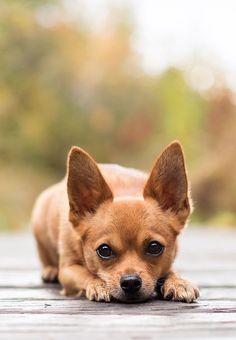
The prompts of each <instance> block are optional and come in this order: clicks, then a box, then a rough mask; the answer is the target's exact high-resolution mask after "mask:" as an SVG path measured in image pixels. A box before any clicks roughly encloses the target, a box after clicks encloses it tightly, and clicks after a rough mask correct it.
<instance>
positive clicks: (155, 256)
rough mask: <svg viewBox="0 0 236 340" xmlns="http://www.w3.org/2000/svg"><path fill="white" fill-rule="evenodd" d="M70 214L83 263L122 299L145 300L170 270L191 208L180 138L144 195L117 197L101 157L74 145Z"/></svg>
mask: <svg viewBox="0 0 236 340" xmlns="http://www.w3.org/2000/svg"><path fill="white" fill-rule="evenodd" d="M67 189H68V197H69V204H70V216H69V219H70V221H71V223H72V224H73V226H74V227H75V229H76V230H77V231H78V233H79V235H80V240H81V243H82V248H83V254H84V262H85V265H86V267H87V268H88V270H89V271H90V272H91V273H94V274H95V275H97V276H99V277H100V278H101V279H103V280H104V281H105V282H106V284H107V285H108V287H109V288H110V291H111V295H112V296H113V297H114V298H116V299H118V300H121V301H134V300H138V301H139V300H144V299H147V298H149V297H150V296H151V295H152V293H153V292H154V290H155V286H156V283H157V280H158V279H160V278H161V277H163V276H164V275H165V274H167V273H168V270H169V269H170V267H171V264H172V262H173V260H174V258H175V254H176V238H177V235H178V234H179V232H180V230H181V229H182V228H183V226H184V224H185V222H186V219H187V218H188V216H189V213H190V198H189V194H188V181H187V176H186V171H185V164H184V157H183V152H182V149H181V146H180V144H179V143H178V142H173V143H172V144H170V145H169V146H168V147H167V148H166V149H165V150H164V151H163V152H162V154H161V155H160V156H159V157H158V159H157V161H156V163H155V164H154V167H153V169H152V171H151V174H150V176H149V178H148V180H147V182H146V184H145V186H144V188H143V196H142V198H139V197H137V198H135V197H130V198H119V199H116V198H114V197H113V193H112V190H111V189H110V187H109V186H108V184H107V182H106V181H105V179H104V177H103V176H102V174H101V172H100V170H99V168H98V166H97V164H96V162H95V161H94V160H93V159H92V158H91V157H90V156H89V155H88V154H87V153H86V152H85V151H83V150H81V149H80V148H77V147H73V148H72V150H71V152H70V154H69V160H68V187H67Z"/></svg>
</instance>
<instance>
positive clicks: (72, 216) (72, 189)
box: [67, 147, 113, 226]
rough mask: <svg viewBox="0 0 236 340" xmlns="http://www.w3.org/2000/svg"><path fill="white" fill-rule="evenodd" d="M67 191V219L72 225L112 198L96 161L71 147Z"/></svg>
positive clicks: (76, 148)
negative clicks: (68, 208) (68, 207)
mask: <svg viewBox="0 0 236 340" xmlns="http://www.w3.org/2000/svg"><path fill="white" fill-rule="evenodd" d="M67 173H68V179H67V193H68V198H69V206H70V213H69V220H70V221H71V223H72V224H73V225H74V226H77V225H78V224H79V221H80V219H81V218H82V217H83V216H84V215H85V214H86V213H87V212H90V213H94V212H95V211H96V209H97V208H98V206H99V205H100V204H101V203H103V202H104V201H106V200H112V199H113V195H112V192H111V190H110V188H109V186H108V184H107V183H106V181H105V179H104V178H103V176H102V174H101V172H100V170H99V168H98V166H97V164H96V162H95V161H94V160H93V159H92V157H90V156H89V155H88V154H87V153H86V152H85V151H84V150H82V149H80V148H78V147H72V149H71V150H70V153H69V156H68V166H67Z"/></svg>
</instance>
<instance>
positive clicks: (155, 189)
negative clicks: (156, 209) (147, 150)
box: [143, 142, 191, 226]
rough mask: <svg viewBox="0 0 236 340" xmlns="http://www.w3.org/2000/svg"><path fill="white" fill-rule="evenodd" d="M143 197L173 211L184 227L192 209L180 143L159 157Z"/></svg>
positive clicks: (172, 145)
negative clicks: (149, 198)
mask: <svg viewBox="0 0 236 340" xmlns="http://www.w3.org/2000/svg"><path fill="white" fill-rule="evenodd" d="M143 196H144V198H147V197H151V198H153V199H155V200H156V201H157V202H158V203H159V205H160V207H161V209H162V210H169V211H172V212H173V213H174V214H175V215H176V217H177V218H178V220H179V222H180V223H181V226H184V223H185V222H186V220H187V218H188V216H189V214H190V210H191V209H190V198H189V193H188V180H187V174H186V169H185V162H184V155H183V151H182V148H181V145H180V143H179V142H173V143H171V144H170V145H168V146H167V148H166V149H165V150H164V151H163V152H162V154H161V155H160V156H159V157H158V159H157V161H156V163H155V165H154V167H153V169H152V172H151V175H150V177H149V179H148V181H147V183H146V186H145V188H144V192H143Z"/></svg>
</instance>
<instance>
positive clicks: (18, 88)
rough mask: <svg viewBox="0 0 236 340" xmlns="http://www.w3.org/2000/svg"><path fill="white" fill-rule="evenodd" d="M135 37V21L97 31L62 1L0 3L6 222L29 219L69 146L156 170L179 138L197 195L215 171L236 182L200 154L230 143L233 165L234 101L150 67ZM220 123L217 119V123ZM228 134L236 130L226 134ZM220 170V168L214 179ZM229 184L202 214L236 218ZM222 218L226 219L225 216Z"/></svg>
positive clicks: (0, 150)
mask: <svg viewBox="0 0 236 340" xmlns="http://www.w3.org/2000/svg"><path fill="white" fill-rule="evenodd" d="M48 6H50V7H48ZM54 12H55V13H56V14H57V16H56V18H57V19H56V20H53V21H52V22H50V20H49V21H46V22H44V21H42V17H43V18H44V17H45V13H47V14H48V13H51V14H50V15H51V18H54V17H55V16H53V13H54ZM55 13H54V14H55ZM50 15H49V16H48V17H47V18H49V19H50ZM113 15H114V13H113ZM54 19H55V18H54ZM47 20H48V19H47ZM131 36H132V30H131V25H130V23H129V22H126V21H122V20H120V19H119V20H113V21H112V22H111V23H110V24H109V25H108V26H107V27H106V28H104V30H101V31H100V32H91V31H90V30H89V26H88V27H86V26H85V24H84V22H83V20H81V19H80V18H78V20H76V21H75V20H73V21H72V20H68V18H64V17H63V8H62V3H61V2H60V1H46V0H45V1H43V0H41V1H40V0H38V1H35V0H34V1H27V0H25V1H23V0H21V1H2V2H1V3H0V51H1V53H0V66H1V72H0V155H1V157H0V161H1V172H2V174H1V178H0V181H1V183H0V185H1V189H2V190H1V193H0V205H1V212H0V224H1V225H2V226H5V227H6V228H8V227H10V228H14V227H15V228H16V226H21V225H24V224H25V223H27V220H28V216H29V211H30V208H31V206H32V203H33V200H34V197H35V196H36V194H37V192H39V191H40V190H41V189H42V188H43V187H44V186H46V185H47V184H49V183H51V182H53V180H56V179H58V178H59V177H60V176H63V175H64V172H65V163H66V155H67V152H68V150H69V149H70V147H71V145H80V146H81V147H83V148H85V149H87V150H88V151H89V152H90V153H91V154H92V155H93V156H94V157H95V158H96V159H97V160H98V161H102V162H120V163H122V164H124V165H131V166H137V167H140V168H142V169H149V168H150V166H151V164H152V162H153V159H154V157H156V155H157V153H158V152H159V150H160V149H162V148H163V146H164V145H165V144H166V143H169V142H170V141H171V140H173V139H179V140H180V141H181V142H182V143H183V145H184V147H185V150H186V155H187V160H188V164H189V165H190V167H191V166H192V171H191V174H192V176H193V178H194V186H193V187H194V194H195V196H196V198H197V200H198V199H200V200H201V202H204V200H205V196H204V187H205V185H208V186H209V187H211V185H213V186H214V183H215V181H214V180H213V184H209V183H210V180H209V178H210V179H211V180H212V178H213V179H214V178H217V180H216V181H217V183H221V185H220V188H222V186H224V183H229V179H228V177H226V175H225V172H224V170H223V169H222V171H220V172H219V160H218V162H217V159H216V161H214V162H213V163H214V166H207V165H206V166H205V167H204V166H202V161H203V160H204V164H208V165H209V163H211V161H209V160H211V159H215V158H217V157H216V156H215V153H216V154H217V152H222V150H225V148H227V150H228V151H227V160H228V163H227V164H228V165H229V164H231V162H232V151H230V150H231V149H230V148H228V145H229V144H230V143H232V141H233V143H234V142H235V137H234V135H235V134H234V129H233V127H234V128H235V126H236V122H235V119H234V118H233V117H235V107H234V105H233V100H232V98H231V97H230V96H228V97H227V96H225V97H223V99H222V100H221V102H220V105H221V106H222V107H221V109H220V110H219V109H218V105H217V103H216V104H215V101H216V102H217V100H218V99H216V98H221V97H220V94H219V93H217V94H216V95H213V96H210V97H209V96H208V97H206V96H202V95H201V94H200V93H198V92H196V91H194V90H193V89H192V88H191V87H190V86H189V84H188V83H187V81H186V79H185V76H184V73H183V72H182V71H180V70H177V69H170V70H167V71H166V72H164V73H163V74H162V75H161V76H150V75H147V74H145V73H144V71H143V70H142V68H141V65H140V62H139V58H138V56H137V55H136V54H135V53H134V52H133V50H132V43H131ZM225 103H226V104H225ZM224 105H226V111H227V120H226V122H225V121H224V120H223V119H222V115H224V114H225V112H226V111H225V106H224ZM212 121H214V123H217V122H219V123H218V125H217V124H216V125H215V124H214V126H215V129H214V128H213V127H212V124H211V122H212ZM223 121H224V124H223V123H222V122H223ZM222 124H223V125H222ZM217 126H218V127H217ZM222 126H223V131H221V132H220V134H221V136H222V138H221V139H220V141H219V138H218V136H219V131H220V128H221V127H222ZM229 126H230V129H229ZM219 127H220V128H219ZM225 131H227V132H228V131H230V133H229V136H228V134H227V136H228V137H227V138H226V137H225V135H226V133H225ZM230 136H231V137H230ZM215 145H217V148H216V150H215ZM206 159H207V162H206V161H205V160H206ZM197 160H199V161H197ZM229 166H231V165H229ZM206 167H207V171H199V169H205V168H206ZM217 171H218V172H217ZM216 172H217V173H219V175H217V177H214V176H212V174H215V173H216ZM3 175H4V176H3ZM231 177H232V178H233V175H231ZM233 180H234V183H235V181H236V180H235V178H234V179H233ZM8 183H11V184H10V185H8ZM225 187H227V193H226V194H225V195H223V196H227V199H226V198H225V199H224V202H226V201H227V207H226V206H225V205H226V204H225V203H224V202H222V200H221V198H220V197H221V195H220V193H219V190H218V191H217V190H216V191H212V195H211V190H209V195H208V196H207V198H208V199H207V200H205V201H206V202H207V205H205V204H204V203H203V204H200V205H199V207H200V209H199V210H197V216H198V218H200V219H204V220H205V221H206V220H208V219H210V218H212V214H215V212H216V210H217V211H218V210H221V206H223V207H224V208H223V210H226V211H227V216H229V213H228V212H230V211H231V210H232V209H234V208H235V205H234V204H231V203H230V199H228V197H235V194H233V193H232V192H231V188H232V187H233V186H232V185H231V184H230V185H228V186H227V185H226V186H225ZM195 188H196V189H195ZM235 192H236V190H235ZM233 195H234V196H233ZM213 202H214V203H213ZM235 202H236V200H235ZM211 204H213V205H214V207H213V209H210V208H209V207H210V206H211ZM208 208H209V212H210V213H208V212H207V209H208ZM12 212H14V214H13V213H12ZM220 216H221V220H222V219H223V218H222V216H224V214H223V213H222V214H220ZM230 216H233V214H232V215H230ZM228 220H229V219H228ZM230 221H232V218H230Z"/></svg>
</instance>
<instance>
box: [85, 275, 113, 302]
mask: <svg viewBox="0 0 236 340" xmlns="http://www.w3.org/2000/svg"><path fill="white" fill-rule="evenodd" d="M85 295H86V297H87V299H89V300H91V301H92V300H95V301H106V302H110V301H111V294H110V290H109V289H108V287H107V285H106V283H105V282H104V281H102V280H101V279H99V278H98V279H94V280H92V281H90V282H89V284H88V286H87V289H86V294H85Z"/></svg>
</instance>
